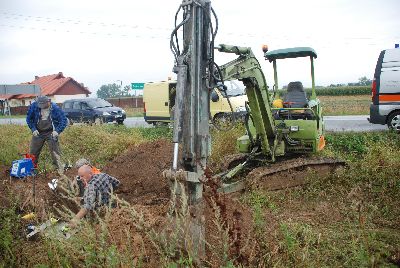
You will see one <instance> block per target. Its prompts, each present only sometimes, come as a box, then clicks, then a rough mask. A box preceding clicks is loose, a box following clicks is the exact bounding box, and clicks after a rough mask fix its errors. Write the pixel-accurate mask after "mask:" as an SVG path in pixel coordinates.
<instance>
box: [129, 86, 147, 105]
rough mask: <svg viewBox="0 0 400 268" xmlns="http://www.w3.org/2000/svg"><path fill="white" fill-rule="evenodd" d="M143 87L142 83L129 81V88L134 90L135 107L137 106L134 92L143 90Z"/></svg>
mask: <svg viewBox="0 0 400 268" xmlns="http://www.w3.org/2000/svg"><path fill="white" fill-rule="evenodd" d="M143 88H144V83H131V89H132V90H133V91H134V92H135V101H136V107H137V94H136V92H137V91H138V90H143Z"/></svg>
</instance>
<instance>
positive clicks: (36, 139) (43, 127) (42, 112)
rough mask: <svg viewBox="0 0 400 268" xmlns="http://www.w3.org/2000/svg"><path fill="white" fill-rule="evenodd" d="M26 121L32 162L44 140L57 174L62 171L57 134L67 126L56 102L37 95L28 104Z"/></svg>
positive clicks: (37, 155)
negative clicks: (33, 100)
mask: <svg viewBox="0 0 400 268" xmlns="http://www.w3.org/2000/svg"><path fill="white" fill-rule="evenodd" d="M26 123H27V124H28V126H29V128H30V129H31V131H32V135H33V136H32V140H31V145H30V153H31V154H33V155H34V156H35V160H34V164H37V162H38V160H39V155H40V152H41V151H42V148H43V145H44V142H47V145H48V146H49V150H50V154H51V158H52V160H53V165H54V166H55V167H56V169H57V171H58V173H59V174H63V173H64V165H63V164H62V162H61V152H60V144H59V143H58V135H59V134H60V133H61V132H62V131H63V130H64V129H65V127H66V126H67V117H66V116H65V114H64V112H63V111H62V110H61V109H60V107H58V105H57V104H55V103H53V102H51V101H50V99H49V98H48V97H47V96H39V97H37V99H36V101H35V102H33V103H32V104H31V105H30V106H29V110H28V113H27V115H26Z"/></svg>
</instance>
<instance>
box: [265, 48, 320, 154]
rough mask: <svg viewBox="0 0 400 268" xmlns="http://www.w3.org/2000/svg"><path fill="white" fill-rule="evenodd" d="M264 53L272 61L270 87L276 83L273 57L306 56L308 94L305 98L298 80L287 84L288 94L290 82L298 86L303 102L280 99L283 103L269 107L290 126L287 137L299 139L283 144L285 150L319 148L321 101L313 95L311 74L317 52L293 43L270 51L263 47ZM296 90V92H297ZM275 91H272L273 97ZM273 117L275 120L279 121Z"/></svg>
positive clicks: (313, 86)
mask: <svg viewBox="0 0 400 268" xmlns="http://www.w3.org/2000/svg"><path fill="white" fill-rule="evenodd" d="M264 57H265V59H266V60H268V61H269V62H272V64H273V69H274V89H275V90H277V89H278V88H279V87H278V71H277V60H278V59H279V60H283V59H289V58H302V57H308V58H309V59H310V65H311V70H310V73H311V96H310V97H309V99H307V97H305V96H306V94H305V92H304V91H303V87H302V84H301V82H291V83H289V85H288V94H289V90H291V86H294V89H296V88H299V91H300V92H301V93H300V96H301V94H303V96H304V97H305V100H306V102H305V103H303V102H301V105H296V102H291V101H287V100H286V103H285V102H283V104H284V106H285V107H279V108H278V107H272V108H271V109H272V110H273V112H274V115H275V118H276V119H281V117H282V115H283V116H284V117H285V118H284V120H283V121H284V123H285V125H286V126H288V127H290V129H291V130H297V131H291V133H290V134H289V137H290V138H291V139H293V140H297V141H301V142H300V143H299V145H300V144H301V145H300V146H298V145H295V144H293V146H287V149H286V151H287V152H289V151H292V152H296V151H299V152H307V151H310V152H317V151H320V150H322V149H323V147H324V146H325V140H324V136H323V131H324V122H323V117H322V109H321V103H320V101H319V100H318V98H317V94H316V90H315V74H314V59H316V58H317V53H316V52H315V50H314V49H313V48H311V47H293V48H285V49H277V50H273V51H267V50H264ZM297 93H299V92H297ZM275 96H276V92H274V98H275ZM279 121H281V120H276V122H277V124H276V126H277V125H278V124H282V122H279Z"/></svg>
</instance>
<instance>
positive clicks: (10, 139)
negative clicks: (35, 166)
mask: <svg viewBox="0 0 400 268" xmlns="http://www.w3.org/2000/svg"><path fill="white" fill-rule="evenodd" d="M31 136H32V134H31V132H30V130H29V128H28V127H27V126H19V125H2V126H1V127H0V137H1V139H0V148H1V150H0V164H2V165H7V166H9V165H10V164H11V162H12V161H13V160H16V159H19V158H21V154H24V153H28V152H29V144H30V139H31Z"/></svg>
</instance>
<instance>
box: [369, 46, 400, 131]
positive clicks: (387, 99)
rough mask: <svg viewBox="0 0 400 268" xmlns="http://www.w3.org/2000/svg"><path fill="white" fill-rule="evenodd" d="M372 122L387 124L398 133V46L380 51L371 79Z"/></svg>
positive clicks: (399, 76)
mask: <svg viewBox="0 0 400 268" xmlns="http://www.w3.org/2000/svg"><path fill="white" fill-rule="evenodd" d="M368 120H369V122H370V123H372V124H382V125H385V124H387V125H388V127H389V128H390V129H393V130H395V131H397V132H399V133H400V48H398V45H396V48H394V49H386V50H383V51H381V53H380V55H379V58H378V62H377V63H376V68H375V74H374V80H373V81H372V102H371V105H370V118H369V119H368Z"/></svg>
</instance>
